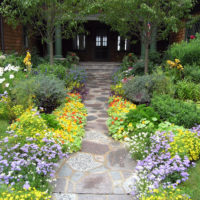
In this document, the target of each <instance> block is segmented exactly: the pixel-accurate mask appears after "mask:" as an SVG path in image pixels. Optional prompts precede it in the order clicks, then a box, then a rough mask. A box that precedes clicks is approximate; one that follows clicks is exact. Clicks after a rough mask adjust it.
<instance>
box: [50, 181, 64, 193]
mask: <svg viewBox="0 0 200 200" xmlns="http://www.w3.org/2000/svg"><path fill="white" fill-rule="evenodd" d="M66 187H67V179H64V178H57V179H56V183H55V185H54V190H53V191H54V192H58V193H59V192H63V193H64V192H66Z"/></svg>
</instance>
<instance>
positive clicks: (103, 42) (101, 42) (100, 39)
mask: <svg viewBox="0 0 200 200" xmlns="http://www.w3.org/2000/svg"><path fill="white" fill-rule="evenodd" d="M96 46H97V47H102V46H103V47H107V46H108V38H107V36H98V35H97V36H96Z"/></svg>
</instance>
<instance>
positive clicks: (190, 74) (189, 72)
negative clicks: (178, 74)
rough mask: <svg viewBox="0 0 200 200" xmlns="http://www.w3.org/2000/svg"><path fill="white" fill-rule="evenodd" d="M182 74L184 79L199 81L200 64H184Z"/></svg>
mask: <svg viewBox="0 0 200 200" xmlns="http://www.w3.org/2000/svg"><path fill="white" fill-rule="evenodd" d="M183 74H184V78H185V79H187V80H189V81H192V82H195V83H200V65H196V64H192V65H185V66H184V70H183Z"/></svg>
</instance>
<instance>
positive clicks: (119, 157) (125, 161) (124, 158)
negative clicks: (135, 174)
mask: <svg viewBox="0 0 200 200" xmlns="http://www.w3.org/2000/svg"><path fill="white" fill-rule="evenodd" d="M107 160H108V167H110V168H111V169H113V170H115V169H128V170H131V169H134V167H135V166H136V162H135V161H133V160H132V158H131V157H130V154H129V153H128V152H127V150H126V149H125V148H120V149H117V150H115V151H112V152H110V153H109V154H108V156H107Z"/></svg>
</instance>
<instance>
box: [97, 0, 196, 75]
mask: <svg viewBox="0 0 200 200" xmlns="http://www.w3.org/2000/svg"><path fill="white" fill-rule="evenodd" d="M194 3H195V1H194V0H123V1H122V0H106V1H104V0H102V7H103V14H102V16H101V19H102V20H103V21H104V22H105V23H107V24H108V25H110V26H111V27H112V29H113V30H116V31H118V32H119V33H120V34H121V35H122V36H124V37H132V36H135V35H136V36H137V37H140V38H141V40H142V42H143V43H144V46H145V69H144V72H145V73H148V63H149V45H150V43H151V40H152V31H153V30H155V29H156V30H157V35H158V37H162V38H165V37H166V36H167V35H168V34H169V32H170V31H173V32H177V31H178V30H179V27H180V26H181V25H183V21H182V20H183V19H186V18H187V17H188V16H189V12H190V10H191V8H192V7H193V6H194Z"/></svg>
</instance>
